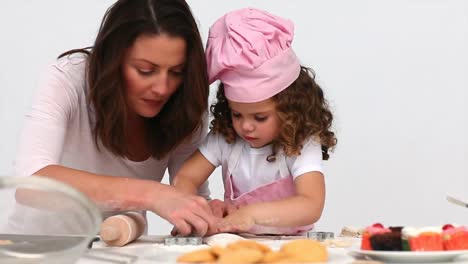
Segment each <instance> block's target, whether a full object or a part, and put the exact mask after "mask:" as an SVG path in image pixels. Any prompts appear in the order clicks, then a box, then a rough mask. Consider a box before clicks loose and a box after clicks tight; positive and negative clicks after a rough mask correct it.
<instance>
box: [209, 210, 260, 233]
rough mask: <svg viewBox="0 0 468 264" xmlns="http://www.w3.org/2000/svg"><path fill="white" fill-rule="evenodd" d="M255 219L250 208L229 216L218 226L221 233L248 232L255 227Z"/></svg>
mask: <svg viewBox="0 0 468 264" xmlns="http://www.w3.org/2000/svg"><path fill="white" fill-rule="evenodd" d="M255 224H256V223H255V218H254V215H253V212H252V211H251V209H250V207H249V206H246V207H243V208H240V209H238V210H236V211H234V212H232V213H231V214H228V215H227V216H226V217H225V218H223V220H221V222H220V223H219V224H218V231H219V232H235V233H241V232H247V231H249V230H250V229H251V228H252V227H253V226H254V225H255Z"/></svg>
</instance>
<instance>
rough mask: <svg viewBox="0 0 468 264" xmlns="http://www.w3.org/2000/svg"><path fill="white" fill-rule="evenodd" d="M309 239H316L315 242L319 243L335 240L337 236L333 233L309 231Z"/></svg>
mask: <svg viewBox="0 0 468 264" xmlns="http://www.w3.org/2000/svg"><path fill="white" fill-rule="evenodd" d="M307 238H309V239H314V240H317V241H325V240H327V239H334V238H335V234H334V233H333V232H315V231H309V232H307Z"/></svg>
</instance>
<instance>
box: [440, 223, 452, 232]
mask: <svg viewBox="0 0 468 264" xmlns="http://www.w3.org/2000/svg"><path fill="white" fill-rule="evenodd" d="M454 228H455V227H454V226H453V225H451V224H446V225H444V226H443V227H442V230H444V231H445V230H449V229H454Z"/></svg>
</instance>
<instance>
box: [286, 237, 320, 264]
mask: <svg viewBox="0 0 468 264" xmlns="http://www.w3.org/2000/svg"><path fill="white" fill-rule="evenodd" d="M280 251H281V252H283V253H284V254H286V255H287V256H288V259H289V258H293V259H294V261H295V262H298V261H299V262H326V261H327V259H328V252H327V249H326V247H325V246H323V245H322V244H320V242H317V241H314V240H309V239H299V240H294V241H292V242H289V243H286V244H284V245H283V246H282V247H281V249H280ZM290 261H291V262H292V261H293V260H292V259H291V260H290Z"/></svg>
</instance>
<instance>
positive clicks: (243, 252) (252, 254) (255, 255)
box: [217, 248, 263, 264]
mask: <svg viewBox="0 0 468 264" xmlns="http://www.w3.org/2000/svg"><path fill="white" fill-rule="evenodd" d="M262 257H263V253H262V252H261V251H259V250H257V249H251V248H238V249H231V250H226V251H225V252H224V253H223V254H222V255H220V256H219V258H218V261H217V263H233V264H236V263H256V262H259V261H260V260H261V259H262Z"/></svg>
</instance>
